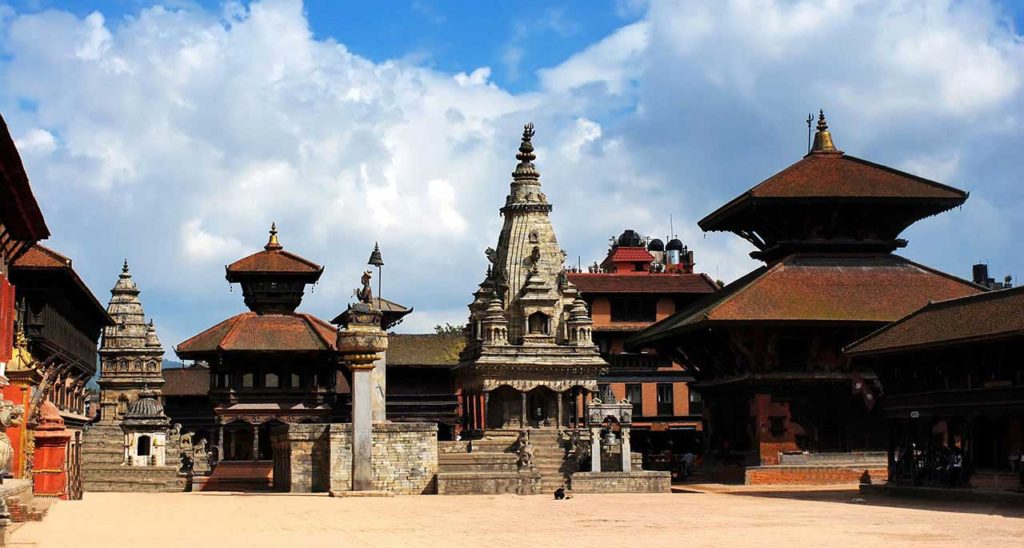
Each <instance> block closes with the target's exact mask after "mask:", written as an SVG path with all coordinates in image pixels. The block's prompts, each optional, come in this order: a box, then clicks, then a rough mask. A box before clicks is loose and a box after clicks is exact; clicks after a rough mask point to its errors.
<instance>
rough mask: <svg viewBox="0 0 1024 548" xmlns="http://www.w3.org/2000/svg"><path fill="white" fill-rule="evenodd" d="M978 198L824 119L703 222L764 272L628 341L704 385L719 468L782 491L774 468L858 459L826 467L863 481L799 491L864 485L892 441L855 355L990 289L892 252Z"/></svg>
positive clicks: (872, 383)
mask: <svg viewBox="0 0 1024 548" xmlns="http://www.w3.org/2000/svg"><path fill="white" fill-rule="evenodd" d="M966 199H967V193H966V192H964V191H962V190H958V189H956V188H952V187H949V186H946V185H943V184H940V183H937V182H934V181H930V180H927V179H924V178H921V177H917V176H915V175H911V174H908V173H904V172H902V171H898V170H896V169H893V168H890V167H886V166H882V165H879V164H875V163H872V162H869V161H866V160H862V159H860V158H855V157H853V156H850V155H848V154H845V153H844V152H842V151H841V150H839V149H837V148H836V147H835V145H834V144H833V141H832V136H831V133H830V132H829V130H828V125H827V123H826V121H825V116H824V113H821V114H820V116H819V120H818V128H817V133H816V134H815V136H814V145H813V147H812V148H811V150H810V151H809V153H808V154H807V155H806V156H804V158H803V159H801V160H800V161H798V162H796V163H795V164H793V165H791V166H789V167H788V168H786V169H784V170H782V171H781V172H779V173H777V174H776V175H773V176H772V177H769V178H768V179H766V180H765V181H763V182H762V183H760V184H758V185H757V186H755V187H753V188H752V189H750V190H748V191H746V192H744V193H743V194H741V195H740V196H738V197H736V198H735V199H733V200H732V201H730V202H729V203H727V204H725V205H724V206H722V207H720V208H719V209H718V210H716V211H714V212H713V213H711V214H710V215H708V216H707V217H705V218H704V219H702V220H701V221H700V222H699V223H698V224H699V225H700V227H701V228H702V229H703V230H705V231H728V232H733V233H735V234H737V235H738V236H740V237H742V238H744V239H746V240H747V241H749V242H750V243H751V244H753V245H754V247H755V248H756V251H754V252H753V253H751V256H752V257H754V258H756V259H759V260H761V261H764V263H765V265H764V266H762V267H760V268H758V269H756V270H754V271H753V272H751V273H749V274H747V275H746V276H743V277H742V278H740V279H738V280H736V281H735V282H733V283H731V284H729V285H727V286H726V287H724V288H723V289H722V290H720V291H717V292H715V293H713V294H711V295H709V296H708V297H706V298H704V299H701V300H699V301H697V302H696V303H694V304H692V305H691V306H687V307H684V308H683V309H682V310H679V311H678V312H677V313H676V314H674V315H673V316H671V317H669V318H668V319H665V320H663V321H660V322H658V323H656V324H654V325H653V326H651V327H649V328H648V329H646V330H644V331H642V332H641V333H639V334H638V335H636V336H634V337H633V338H632V339H631V340H630V341H629V343H628V344H629V345H630V346H632V347H634V348H642V347H657V348H658V350H659V352H662V353H664V354H666V355H671V356H673V357H675V358H677V359H678V360H680V361H681V363H684V364H686V365H687V367H688V368H689V369H690V371H692V373H693V375H694V376H695V377H696V379H697V381H698V384H697V385H696V386H697V388H698V389H699V390H700V392H701V393H702V395H703V397H704V401H705V417H706V419H707V421H708V425H707V429H706V436H707V438H706V441H707V443H706V445H705V447H708V448H709V449H710V450H711V452H712V454H711V455H709V457H711V458H709V459H708V460H706V462H712V463H714V462H717V463H719V464H723V465H725V464H736V463H743V464H746V465H748V466H754V467H755V468H747V469H746V471H745V474H746V481H747V482H748V483H760V482H766V481H777V480H778V475H777V474H775V475H772V474H774V472H773V471H769V472H771V473H767V472H765V470H766V467H771V466H775V465H780V464H781V465H804V464H806V465H808V466H814V465H817V464H820V462H819V461H818V460H816V455H819V454H821V453H846V454H847V455H848V456H849V459H847V460H844V457H842V456H839V457H838V458H837V456H836V455H834V454H833V455H831V456H830V457H828V460H827V462H828V463H836V462H846V463H848V464H849V467H848V468H844V467H843V466H839V468H843V469H844V470H846V472H845V473H847V474H849V475H850V476H851V477H842V478H840V476H841V474H840V475H836V474H832V475H830V476H828V478H824V477H817V476H814V475H813V474H812V475H809V476H806V477H800V478H790V479H792V480H793V481H791V482H795V483H814V482H816V481H819V480H820V481H834V480H836V479H839V480H840V481H845V480H849V479H851V478H852V479H856V478H857V477H858V476H859V474H860V473H861V472H863V470H864V469H865V468H866V467H867V466H865V463H866V462H867V461H870V463H869V464H879V465H880V468H882V469H883V470H884V467H885V460H884V454H879V453H875V451H878V450H882V449H884V448H885V446H886V442H887V440H886V439H885V435H884V421H883V420H882V417H881V414H880V412H879V411H878V410H877V409H875V408H874V403H875V401H876V398H877V397H878V395H879V387H878V386H877V378H876V377H875V375H874V374H873V373H872V372H871V371H866V370H865V371H857V370H854V369H852V368H851V366H850V363H849V360H848V359H847V358H846V357H844V356H843V354H842V348H843V347H844V346H845V345H847V344H849V343H851V342H853V341H855V340H857V339H859V338H861V337H863V336H865V335H867V334H868V333H870V332H871V331H873V330H875V329H877V328H879V327H881V326H883V325H885V324H886V323H888V322H891V321H894V320H897V319H899V318H901V317H903V316H905V315H906V314H908V313H910V312H912V311H914V310H916V309H918V308H920V307H921V306H923V305H925V304H926V303H928V302H929V301H930V300H939V299H950V298H955V297H962V296H965V295H971V294H975V293H978V292H980V291H982V288H980V287H978V286H976V285H974V284H972V283H970V282H967V281H965V280H961V279H959V278H956V277H954V276H950V275H947V274H944V273H942V272H938V271H936V270H934V269H931V268H928V267H926V266H922V265H920V264H917V263H914V262H912V261H910V260H907V259H905V258H903V257H900V256H898V255H895V254H894V253H893V252H894V251H895V250H896V249H899V248H901V247H904V246H905V245H906V243H907V242H906V241H905V240H903V239H900V238H899V235H900V233H901V232H902V231H903V230H904V229H906V228H907V227H908V226H910V225H911V224H913V223H914V222H916V221H918V220H921V219H923V218H925V217H929V216H932V215H936V214H938V213H941V212H943V211H946V210H948V209H951V208H953V207H956V206H959V205H960V204H962V203H964V201H965V200H966ZM872 459H874V460H878V461H879V462H877V463H875V462H874V460H872ZM782 468H785V469H784V470H782V471H783V472H786V473H789V472H787V471H792V470H798V468H797V467H782ZM794 473H797V472H794ZM853 474H856V475H853ZM768 478H771V479H768ZM787 481H788V480H787Z"/></svg>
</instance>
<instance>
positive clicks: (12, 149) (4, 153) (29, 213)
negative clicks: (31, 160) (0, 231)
mask: <svg viewBox="0 0 1024 548" xmlns="http://www.w3.org/2000/svg"><path fill="white" fill-rule="evenodd" d="M0 224H3V225H4V226H5V227H6V228H7V230H9V231H11V234H12V235H13V236H14V237H15V238H17V239H19V240H25V241H37V240H45V239H46V238H48V237H50V229H48V228H47V227H46V221H45V220H43V212H42V211H40V210H39V203H38V202H36V198H35V196H34V195H33V194H32V186H31V185H30V184H29V181H28V174H26V173H25V166H24V165H22V163H21V156H20V155H19V154H18V148H17V147H16V146H14V139H13V138H11V132H10V130H9V129H7V122H6V121H5V120H4V118H3V116H0Z"/></svg>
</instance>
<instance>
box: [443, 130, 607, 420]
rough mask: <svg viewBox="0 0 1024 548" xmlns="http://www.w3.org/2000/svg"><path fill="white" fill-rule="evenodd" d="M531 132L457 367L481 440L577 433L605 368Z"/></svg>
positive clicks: (476, 295)
mask: <svg viewBox="0 0 1024 548" xmlns="http://www.w3.org/2000/svg"><path fill="white" fill-rule="evenodd" d="M533 135H534V131H533V124H527V125H526V126H525V128H524V130H523V138H522V143H521V145H520V147H519V153H518V154H517V155H516V158H517V159H518V160H519V163H518V165H516V168H515V171H514V172H513V173H512V183H511V191H510V192H509V194H508V196H507V197H506V199H505V206H504V207H502V208H501V214H502V215H503V216H504V218H505V222H504V225H503V227H502V229H501V234H500V235H499V237H498V247H497V249H490V248H488V249H487V252H486V255H487V258H488V260H489V261H490V265H489V266H488V269H487V275H486V277H485V278H484V281H483V282H482V283H481V284H480V287H479V289H478V290H477V291H476V292H475V293H474V300H473V302H472V303H471V304H470V305H469V310H470V315H469V328H468V330H467V337H468V339H467V344H466V347H465V349H464V350H463V351H462V353H461V355H460V359H459V365H458V366H457V367H456V377H457V382H458V384H459V386H460V387H461V390H462V395H463V401H464V405H465V413H466V415H467V416H468V417H469V424H468V427H469V429H470V430H471V431H473V432H474V433H475V434H476V435H483V434H485V433H488V432H495V431H496V432H500V431H508V430H515V431H518V430H520V429H526V428H531V429H556V428H560V427H563V426H568V425H569V420H570V417H574V416H577V413H578V411H577V410H578V409H582V406H581V404H582V394H583V393H585V392H589V393H592V392H595V391H596V390H597V377H598V375H599V374H600V373H602V372H603V371H604V370H605V368H607V363H606V362H605V361H604V360H603V359H602V358H601V356H600V354H599V353H598V349H597V347H596V346H595V345H594V342H593V340H592V339H591V325H592V321H591V319H590V317H589V316H588V313H587V305H586V303H585V302H584V301H583V300H582V299H580V298H579V295H578V294H577V290H576V288H575V287H574V286H573V284H572V283H571V282H570V281H569V278H568V277H567V276H566V273H565V270H564V268H563V262H564V260H565V252H564V251H563V250H562V249H561V248H560V247H559V246H558V240H557V239H556V237H555V231H554V229H553V228H552V226H551V220H550V219H549V214H550V212H551V209H552V206H551V204H550V203H549V202H548V199H547V197H546V196H545V195H544V192H542V191H541V184H540V173H539V172H538V171H537V169H536V168H535V167H534V165H533V161H534V160H535V159H536V155H535V154H534V149H533V144H532V138H533Z"/></svg>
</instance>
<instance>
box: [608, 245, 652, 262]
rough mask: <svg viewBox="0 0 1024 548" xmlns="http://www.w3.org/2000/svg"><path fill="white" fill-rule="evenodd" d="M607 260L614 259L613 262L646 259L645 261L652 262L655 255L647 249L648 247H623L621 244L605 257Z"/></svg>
mask: <svg viewBox="0 0 1024 548" xmlns="http://www.w3.org/2000/svg"><path fill="white" fill-rule="evenodd" d="M605 260H606V261H608V260H610V261H613V262H614V261H622V262H637V261H644V262H651V261H653V260H654V255H651V252H650V251H647V249H646V248H643V247H623V246H619V247H616V248H615V250H614V251H612V252H611V253H610V254H609V255H608V257H607V259H605Z"/></svg>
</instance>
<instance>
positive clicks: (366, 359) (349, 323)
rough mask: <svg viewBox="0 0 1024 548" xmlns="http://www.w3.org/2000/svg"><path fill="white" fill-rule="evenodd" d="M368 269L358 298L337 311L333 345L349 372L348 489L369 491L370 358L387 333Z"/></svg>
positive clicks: (385, 342) (379, 349) (376, 353)
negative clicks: (350, 418)
mask: <svg viewBox="0 0 1024 548" xmlns="http://www.w3.org/2000/svg"><path fill="white" fill-rule="evenodd" d="M370 277H371V274H370V272H369V271H366V272H364V273H363V277H362V288H361V289H359V290H357V292H356V296H357V298H358V299H359V302H357V303H356V304H355V305H350V306H349V308H348V310H346V311H345V312H344V313H342V315H341V326H340V328H339V329H338V339H337V348H338V353H339V354H340V359H341V361H342V362H343V363H344V364H345V365H346V366H347V367H348V368H349V371H351V374H352V490H353V491H369V490H371V487H372V486H373V394H372V386H373V383H372V374H373V368H374V362H376V361H377V360H378V359H380V355H381V354H382V353H383V352H384V351H386V350H387V348H388V335H387V333H386V332H385V331H384V330H383V329H381V317H382V313H381V311H380V310H379V309H378V308H376V307H374V306H373V291H372V290H371V289H370Z"/></svg>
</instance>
